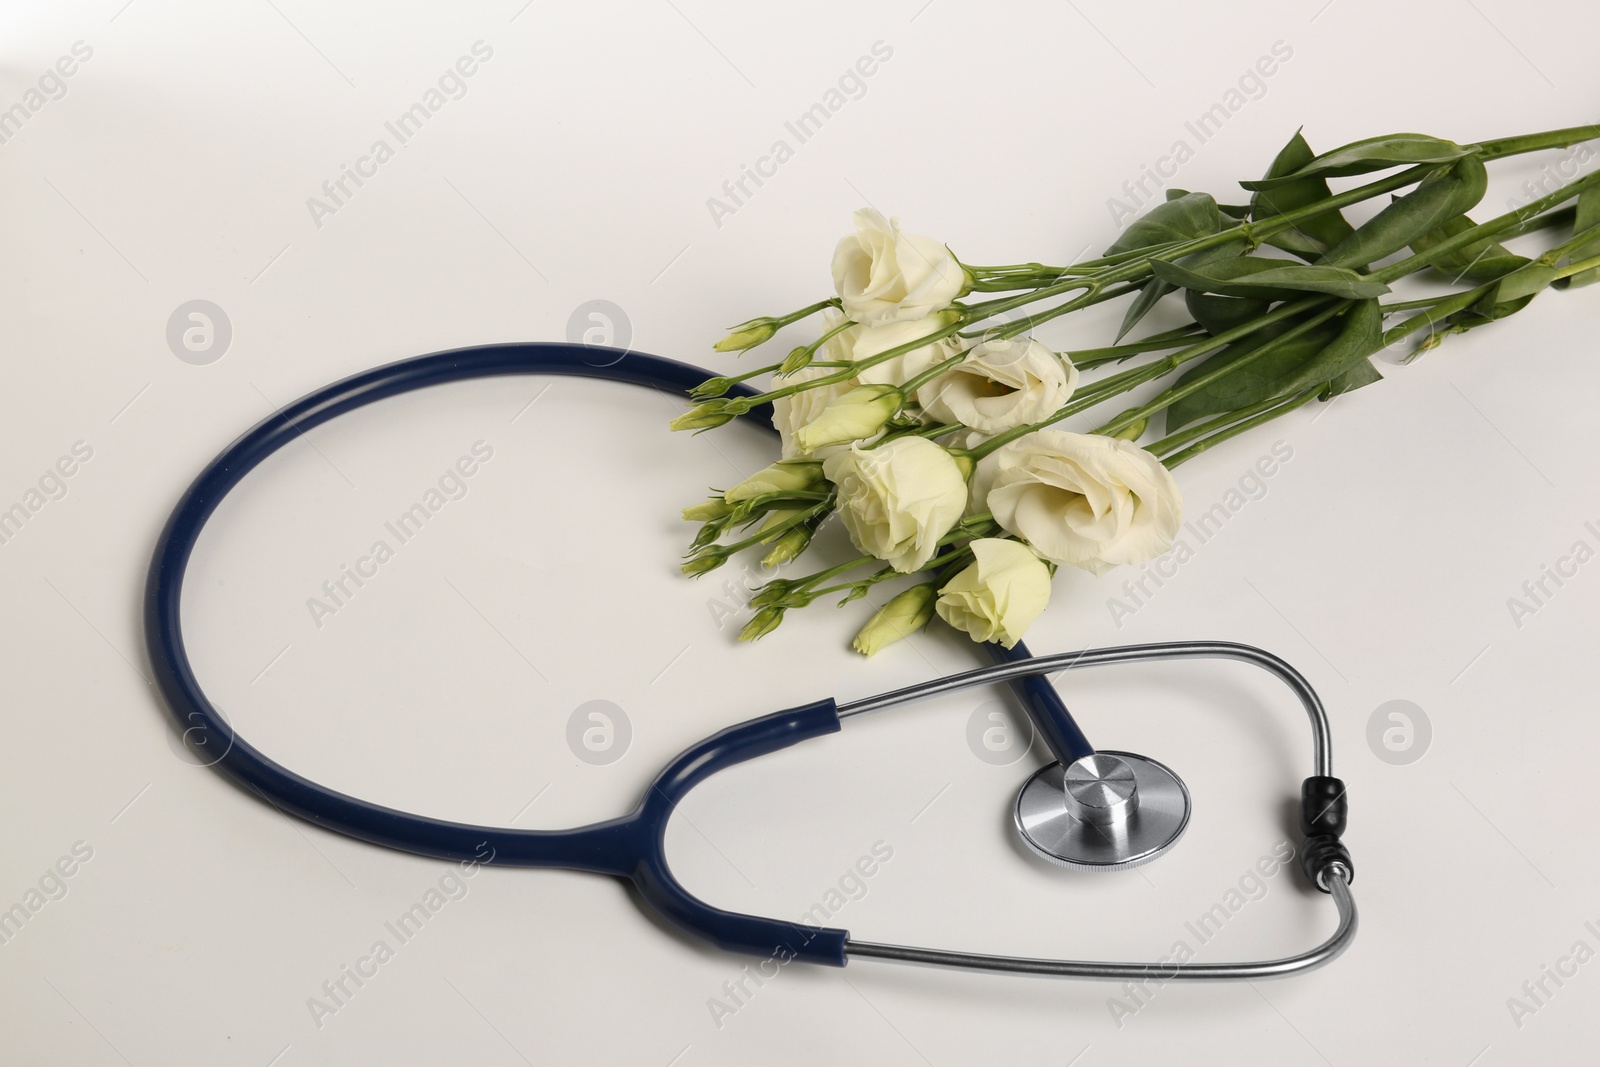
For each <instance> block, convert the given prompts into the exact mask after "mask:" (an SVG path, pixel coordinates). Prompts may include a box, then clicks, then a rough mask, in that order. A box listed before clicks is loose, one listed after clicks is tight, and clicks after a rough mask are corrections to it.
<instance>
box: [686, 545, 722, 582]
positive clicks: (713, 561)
mask: <svg viewBox="0 0 1600 1067" xmlns="http://www.w3.org/2000/svg"><path fill="white" fill-rule="evenodd" d="M727 559H728V554H727V553H726V552H723V551H721V550H720V549H713V550H711V551H709V552H702V553H701V554H700V555H698V556H694V557H692V558H690V559H687V560H685V561H684V562H683V565H682V566H681V567H679V568H678V569H679V570H681V571H682V572H683V573H684V574H686V575H688V576H689V577H690V578H698V577H700V576H701V575H702V574H709V573H710V572H712V571H714V570H716V569H717V568H718V567H720V566H722V565H723V564H724V563H726V562H727Z"/></svg>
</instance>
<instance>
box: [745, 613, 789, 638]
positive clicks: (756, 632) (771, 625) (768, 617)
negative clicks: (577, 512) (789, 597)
mask: <svg viewBox="0 0 1600 1067" xmlns="http://www.w3.org/2000/svg"><path fill="white" fill-rule="evenodd" d="M783 612H784V609H783V608H762V609H761V610H760V611H758V612H756V614H755V618H753V619H751V620H750V621H749V622H747V623H746V624H745V627H744V629H742V630H740V631H739V640H741V641H759V640H760V639H761V638H763V637H765V636H767V635H768V634H770V633H771V632H772V631H774V630H776V629H777V628H778V624H779V623H781V622H782V621H783Z"/></svg>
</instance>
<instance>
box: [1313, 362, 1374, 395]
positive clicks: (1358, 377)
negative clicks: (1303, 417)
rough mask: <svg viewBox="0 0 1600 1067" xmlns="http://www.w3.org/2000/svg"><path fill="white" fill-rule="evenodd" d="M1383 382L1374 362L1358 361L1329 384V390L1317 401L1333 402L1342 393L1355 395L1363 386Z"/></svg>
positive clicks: (1323, 392) (1324, 391)
mask: <svg viewBox="0 0 1600 1067" xmlns="http://www.w3.org/2000/svg"><path fill="white" fill-rule="evenodd" d="M1381 381H1383V375H1381V374H1379V373H1378V368H1377V367H1374V366H1373V365H1372V360H1370V359H1363V360H1358V361H1357V362H1356V365H1355V366H1353V367H1351V368H1350V369H1349V370H1347V371H1345V372H1344V373H1343V374H1341V375H1339V377H1337V378H1335V379H1334V380H1333V381H1331V382H1329V383H1328V388H1326V389H1324V390H1323V391H1322V393H1321V395H1320V396H1318V397H1317V399H1318V400H1332V399H1333V398H1334V397H1336V396H1338V395H1339V394H1340V393H1353V392H1355V391H1356V390H1357V389H1360V388H1362V387H1363V386H1367V385H1371V384H1372V383H1373V382H1381Z"/></svg>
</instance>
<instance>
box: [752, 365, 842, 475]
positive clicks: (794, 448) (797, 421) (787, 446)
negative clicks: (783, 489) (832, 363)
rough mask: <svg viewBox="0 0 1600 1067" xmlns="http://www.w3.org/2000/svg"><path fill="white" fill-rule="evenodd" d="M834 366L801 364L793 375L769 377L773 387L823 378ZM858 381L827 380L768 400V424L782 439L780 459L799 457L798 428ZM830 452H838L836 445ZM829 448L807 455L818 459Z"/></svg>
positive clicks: (809, 421)
mask: <svg viewBox="0 0 1600 1067" xmlns="http://www.w3.org/2000/svg"><path fill="white" fill-rule="evenodd" d="M837 373H838V369H837V368H833V367H802V368H800V369H799V370H797V371H795V372H794V373H793V374H782V375H779V376H777V377H775V378H774V379H773V380H772V384H773V385H775V386H781V385H796V384H799V383H801V382H810V381H815V380H816V379H818V378H826V377H827V376H828V375H830V374H837ZM858 384H859V383H858V382H856V380H855V379H854V378H851V379H849V380H847V381H843V382H831V383H829V384H828V385H818V386H815V387H813V388H811V389H805V390H802V391H800V392H798V393H795V394H793V395H791V396H780V397H778V398H777V399H776V400H774V401H773V402H772V425H774V426H776V427H777V429H778V437H779V439H780V440H781V441H782V442H783V458H784V459H800V458H802V457H803V456H804V455H805V454H804V453H802V452H801V451H800V443H799V441H798V440H797V439H796V435H798V434H799V432H800V428H801V427H803V426H806V425H808V424H809V423H811V422H814V421H815V420H816V418H817V416H819V415H821V414H822V413H823V411H824V410H826V409H827V407H828V405H829V404H831V403H833V402H834V401H835V400H837V399H839V398H840V397H842V396H844V395H845V394H846V393H848V392H850V390H852V389H854V388H855V387H856V386H857V385H858ZM831 451H838V449H837V448H835V449H832V450H831ZM829 452H830V450H829V449H826V448H824V449H819V450H818V451H817V452H816V453H814V454H813V455H812V456H811V457H810V458H813V459H822V458H824V457H826V456H827V455H828V454H829Z"/></svg>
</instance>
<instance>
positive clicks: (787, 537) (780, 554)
mask: <svg viewBox="0 0 1600 1067" xmlns="http://www.w3.org/2000/svg"><path fill="white" fill-rule="evenodd" d="M815 534H816V530H815V529H813V528H812V526H811V524H810V523H808V522H803V523H801V524H800V525H799V526H796V527H794V528H793V529H791V530H789V531H787V532H786V533H785V534H784V535H783V536H782V537H780V538H778V539H777V540H776V541H774V542H773V543H772V551H770V552H768V553H767V554H766V555H765V556H762V557H761V565H762V566H763V567H766V568H768V569H771V568H773V567H781V566H783V565H784V564H785V563H788V562H789V561H790V560H793V559H795V558H796V557H798V556H799V555H800V553H802V552H804V551H805V550H806V549H807V548H809V547H810V546H811V538H812V537H813V536H814V535H815Z"/></svg>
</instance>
